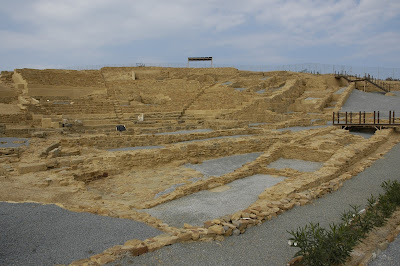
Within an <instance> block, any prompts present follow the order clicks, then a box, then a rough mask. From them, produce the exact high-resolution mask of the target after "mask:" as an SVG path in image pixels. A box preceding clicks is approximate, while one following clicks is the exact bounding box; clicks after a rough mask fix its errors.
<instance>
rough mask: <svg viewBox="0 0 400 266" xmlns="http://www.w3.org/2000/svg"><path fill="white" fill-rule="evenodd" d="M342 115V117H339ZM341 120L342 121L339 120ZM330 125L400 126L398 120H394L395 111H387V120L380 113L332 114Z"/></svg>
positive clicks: (399, 120)
mask: <svg viewBox="0 0 400 266" xmlns="http://www.w3.org/2000/svg"><path fill="white" fill-rule="evenodd" d="M341 115H342V116H341ZM341 118H342V120H341ZM332 124H333V125H338V126H396V127H397V126H400V119H399V118H396V113H395V111H389V115H388V118H387V119H386V117H385V118H383V119H382V116H381V112H380V111H374V112H373V113H372V112H371V113H366V112H365V111H363V112H361V111H359V112H355V113H353V112H342V113H340V112H337V113H335V112H333V113H332Z"/></svg>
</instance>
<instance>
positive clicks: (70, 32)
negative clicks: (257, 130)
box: [0, 0, 400, 61]
mask: <svg viewBox="0 0 400 266" xmlns="http://www.w3.org/2000/svg"><path fill="white" fill-rule="evenodd" d="M0 11H1V12H2V13H4V14H7V15H8V16H9V19H10V23H7V25H12V24H13V23H15V24H17V25H20V26H19V27H18V28H17V27H16V28H13V27H9V28H7V29H4V28H3V29H2V30H0V35H1V40H2V42H0V50H3V51H4V50H7V51H15V50H18V49H19V50H25V51H31V52H32V53H35V52H46V53H53V54H60V53H66V52H69V53H73V54H74V55H75V56H79V54H80V53H85V54H90V53H93V55H94V56H95V55H98V54H101V53H97V52H95V51H94V50H101V49H104V47H108V46H112V45H116V46H118V45H124V44H134V43H135V41H149V42H151V41H155V40H156V41H157V42H159V43H158V44H156V47H158V48H159V49H164V48H163V40H166V41H169V42H173V41H174V40H178V41H177V42H176V45H177V46H179V45H181V44H180V43H179V39H184V38H185V37H186V36H190V37H191V38H192V39H193V42H192V43H193V47H190V51H196V50H204V49H207V50H211V49H213V48H215V47H221V46H226V47H231V48H233V49H235V51H238V52H242V53H243V55H253V54H257V53H256V52H254V50H257V49H258V50H259V51H260V50H262V51H263V52H264V53H266V55H267V56H270V57H271V56H272V55H274V58H275V59H276V61H279V60H283V59H284V58H285V55H284V53H285V49H286V50H288V49H289V50H290V49H296V47H314V46H324V45H332V44H336V45H338V46H339V47H347V46H351V45H359V46H360V47H361V49H360V51H368V53H373V52H374V47H375V48H376V47H381V46H382V45H381V44H380V43H382V42H380V41H379V38H378V36H380V37H381V38H385V40H384V41H383V43H390V45H393V44H394V43H396V41H397V43H398V42H399V41H400V40H399V32H398V31H396V30H393V29H392V32H390V31H389V30H385V26H386V24H385V23H387V22H388V21H390V20H393V19H395V18H398V17H399V14H400V2H399V1H391V0H381V1H376V0H360V1H357V0H325V1H324V0H299V1H295V0H248V1H246V2H243V1H240V0H231V1H229V0H204V1H190V0H171V1H163V0H146V1H139V0H138V1H131V0H85V1H82V0H29V1H28V0H15V1H13V2H12V3H5V4H4V5H2V6H1V7H0ZM3 19H4V18H3ZM397 26H399V23H398V22H397ZM393 31H394V32H393ZM371 33H373V37H371ZM199 36H202V38H200V37H199ZM204 36H212V37H210V38H209V39H204ZM180 49H181V50H188V49H189V48H187V47H181V48H180ZM266 51H267V52H266ZM396 51H398V50H396V49H395V48H392V49H390V50H389V49H388V50H387V52H386V54H387V53H389V52H396ZM105 53H107V52H106V51H105ZM258 54H259V53H258ZM383 54H385V53H383ZM255 56H256V55H255ZM257 59H259V58H257Z"/></svg>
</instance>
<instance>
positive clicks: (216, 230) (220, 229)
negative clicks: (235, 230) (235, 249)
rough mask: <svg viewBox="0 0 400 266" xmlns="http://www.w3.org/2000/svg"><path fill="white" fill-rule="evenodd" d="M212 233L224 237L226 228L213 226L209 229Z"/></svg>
mask: <svg viewBox="0 0 400 266" xmlns="http://www.w3.org/2000/svg"><path fill="white" fill-rule="evenodd" d="M208 231H209V232H210V233H214V234H217V235H223V234H224V233H225V230H224V227H223V226H222V225H213V226H210V227H209V228H208Z"/></svg>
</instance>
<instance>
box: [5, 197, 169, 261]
mask: <svg viewBox="0 0 400 266" xmlns="http://www.w3.org/2000/svg"><path fill="white" fill-rule="evenodd" d="M159 234H162V232H161V231H159V230H157V229H154V228H152V227H149V226H147V225H146V224H144V223H139V222H135V221H132V220H128V219H117V218H111V217H105V216H99V215H94V214H90V213H75V212H71V211H68V210H65V209H62V208H60V207H58V206H56V205H40V204H36V203H18V204H14V203H6V202H0V239H1V241H0V265H54V264H69V263H71V262H72V261H75V260H79V259H84V258H87V257H90V256H92V255H94V254H98V253H101V252H103V251H104V250H105V249H107V248H110V247H112V246H115V245H119V244H123V243H124V242H125V241H127V240H129V239H133V238H136V239H141V240H144V239H147V238H150V237H154V236H156V235H159Z"/></svg>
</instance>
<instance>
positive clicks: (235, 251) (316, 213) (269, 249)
mask: <svg viewBox="0 0 400 266" xmlns="http://www.w3.org/2000/svg"><path fill="white" fill-rule="evenodd" d="M399 158H400V144H398V145H396V146H395V147H394V148H393V149H392V150H391V151H390V152H388V153H387V154H386V155H385V158H383V159H381V160H378V161H376V162H375V163H374V164H373V165H372V166H371V167H369V168H367V169H366V170H365V171H364V172H362V173H360V174H359V175H357V176H355V177H353V178H352V179H350V180H348V181H346V182H345V183H344V186H343V187H342V188H341V189H340V190H338V191H336V192H334V193H332V194H329V195H326V196H325V197H323V198H320V199H318V200H315V201H314V202H313V203H311V204H308V205H305V206H301V207H295V208H293V209H292V210H290V211H287V212H285V213H283V214H282V215H279V216H278V217H277V218H275V219H272V220H271V221H268V222H265V223H263V224H262V225H260V226H257V227H252V228H250V229H248V230H247V231H246V233H245V234H243V235H240V236H237V237H234V236H233V237H228V238H226V239H225V241H223V242H216V241H214V242H209V243H207V242H205V243H201V242H196V243H187V244H174V245H172V246H169V247H165V248H162V249H160V250H158V251H155V252H152V253H147V254H144V255H141V256H139V257H134V258H132V257H128V258H124V259H122V260H120V261H116V262H114V263H112V264H111V265H118V264H121V265H133V264H134V265H189V264H190V265H274V266H275V265H285V264H286V263H287V262H288V261H289V260H290V259H291V258H292V257H293V255H294V254H295V253H296V251H297V250H296V248H293V247H290V246H289V245H288V244H287V241H288V238H289V237H290V235H289V233H288V232H287V231H288V230H289V231H290V230H296V229H297V228H298V227H302V226H305V225H306V224H308V223H310V222H314V223H316V222H319V223H320V224H321V225H322V226H328V225H329V223H332V222H339V221H340V216H341V214H342V213H343V211H345V210H348V209H350V207H349V205H350V204H352V205H361V206H363V207H364V206H365V205H366V202H367V199H368V198H369V197H370V196H371V194H373V195H378V193H382V192H383V191H382V188H381V187H380V185H381V183H382V182H383V181H385V180H388V179H392V180H398V181H400V172H399V171H398V170H397V169H398V163H399ZM397 265H398V264H397Z"/></svg>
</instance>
